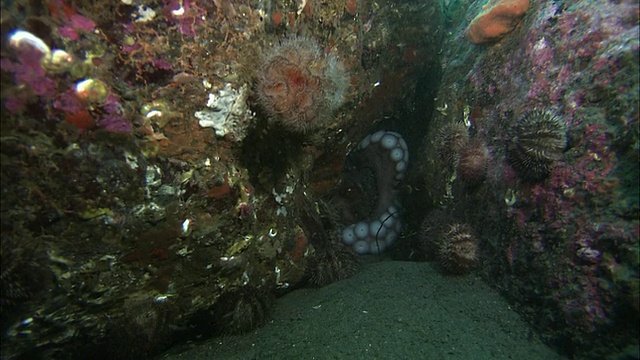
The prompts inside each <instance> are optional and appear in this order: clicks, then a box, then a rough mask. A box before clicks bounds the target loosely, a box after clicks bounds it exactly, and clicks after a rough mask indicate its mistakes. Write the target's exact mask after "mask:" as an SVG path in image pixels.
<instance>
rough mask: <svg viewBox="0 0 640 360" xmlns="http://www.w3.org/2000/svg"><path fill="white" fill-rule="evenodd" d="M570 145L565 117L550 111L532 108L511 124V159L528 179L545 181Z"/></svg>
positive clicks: (509, 151) (516, 168)
mask: <svg viewBox="0 0 640 360" xmlns="http://www.w3.org/2000/svg"><path fill="white" fill-rule="evenodd" d="M566 145H567V134H566V127H565V124H564V122H563V121H562V119H560V118H559V117H557V116H555V115H554V114H553V113H551V112H550V111H546V110H532V111H529V112H527V113H525V114H524V115H523V116H522V118H520V120H518V121H517V122H516V123H515V124H513V125H512V126H511V129H510V130H509V139H508V141H507V160H508V161H509V163H510V164H511V166H513V168H514V169H515V170H516V172H518V175H519V176H520V177H521V178H522V179H523V180H527V181H534V182H535V181H541V180H544V179H545V178H546V177H547V176H549V173H550V172H551V169H552V168H553V166H554V165H555V163H556V161H557V160H559V159H560V158H561V157H562V153H563V151H564V149H565V147H566Z"/></svg>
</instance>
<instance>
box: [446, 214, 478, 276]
mask: <svg viewBox="0 0 640 360" xmlns="http://www.w3.org/2000/svg"><path fill="white" fill-rule="evenodd" d="M437 244H438V247H437V256H438V261H439V262H440V265H441V266H442V269H443V270H444V271H446V272H447V273H450V274H466V273H468V272H470V271H471V270H473V269H474V268H475V267H476V266H477V264H478V241H477V239H476V237H475V236H474V235H473V231H472V230H471V227H470V226H469V225H467V224H459V223H454V224H451V225H449V227H448V228H446V229H445V230H444V231H443V232H442V233H441V235H440V237H439V238H438V240H437Z"/></svg>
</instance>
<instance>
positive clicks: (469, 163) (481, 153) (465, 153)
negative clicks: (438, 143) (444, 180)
mask: <svg viewBox="0 0 640 360" xmlns="http://www.w3.org/2000/svg"><path fill="white" fill-rule="evenodd" d="M488 162H489V150H488V149H487V146H486V145H485V143H484V141H482V140H480V139H477V138H475V139H472V140H470V141H469V143H468V144H467V146H465V147H464V148H463V149H462V150H461V151H460V159H459V161H458V169H457V173H458V176H459V177H460V178H461V179H462V180H463V181H464V182H465V183H467V184H469V185H477V184H479V183H481V182H482V181H483V180H484V178H485V176H486V173H487V163H488Z"/></svg>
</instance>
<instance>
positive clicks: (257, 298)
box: [214, 287, 273, 334]
mask: <svg viewBox="0 0 640 360" xmlns="http://www.w3.org/2000/svg"><path fill="white" fill-rule="evenodd" d="M272 302H273V299H272V295H271V294H269V293H267V292H265V291H262V290H260V289H256V288H251V287H245V288H240V289H238V290H236V291H231V292H228V293H226V294H223V295H222V296H221V297H220V299H219V300H218V302H217V303H216V305H215V306H214V315H215V317H216V325H217V329H218V331H220V332H221V333H223V334H225V333H226V334H241V333H246V332H248V331H251V330H253V329H255V328H257V327H258V326H260V325H262V324H264V323H265V322H266V321H267V319H269V317H270V316H271V310H272Z"/></svg>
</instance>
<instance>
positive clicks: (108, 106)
mask: <svg viewBox="0 0 640 360" xmlns="http://www.w3.org/2000/svg"><path fill="white" fill-rule="evenodd" d="M102 108H103V110H104V111H105V115H103V116H102V117H101V118H100V119H98V122H97V123H98V126H100V127H102V128H104V129H105V130H107V131H111V132H130V131H131V122H130V121H129V120H127V118H126V114H125V111H124V108H123V107H122V104H120V101H119V100H118V98H117V97H116V96H115V95H113V94H109V96H107V100H106V102H105V105H104V106H103V107H102Z"/></svg>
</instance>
